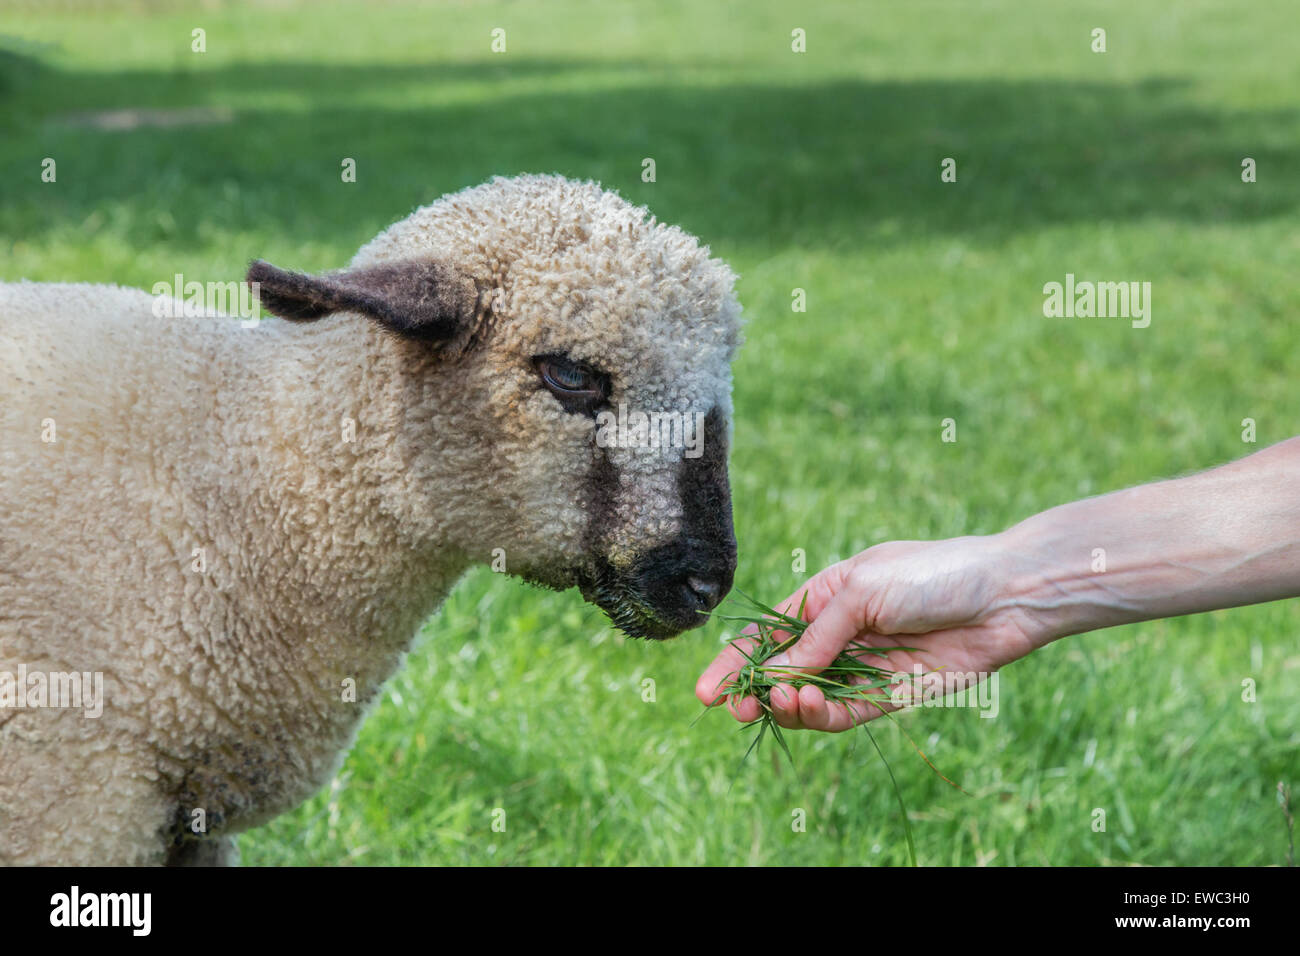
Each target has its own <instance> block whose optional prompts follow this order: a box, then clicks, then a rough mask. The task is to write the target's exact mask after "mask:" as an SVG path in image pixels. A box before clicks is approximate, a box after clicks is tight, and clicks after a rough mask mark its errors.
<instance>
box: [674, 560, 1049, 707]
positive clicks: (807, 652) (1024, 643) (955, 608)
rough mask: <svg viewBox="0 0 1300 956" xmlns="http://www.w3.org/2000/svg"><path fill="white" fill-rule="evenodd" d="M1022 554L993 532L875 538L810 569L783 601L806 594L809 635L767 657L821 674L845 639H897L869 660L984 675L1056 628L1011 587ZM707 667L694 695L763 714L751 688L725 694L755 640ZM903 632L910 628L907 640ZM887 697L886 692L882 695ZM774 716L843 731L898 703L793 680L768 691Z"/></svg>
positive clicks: (896, 667) (852, 642) (795, 602)
mask: <svg viewBox="0 0 1300 956" xmlns="http://www.w3.org/2000/svg"><path fill="white" fill-rule="evenodd" d="M1014 565H1015V559H1014V557H1013V556H1012V554H1011V553H1010V552H1009V551H1008V549H1006V548H1005V547H1004V545H1003V543H1002V541H1001V540H1000V539H999V538H998V537H996V536H993V537H965V538H952V539H949V540H946V541H892V542H889V543H887V544H881V545H877V546H875V547H873V548H869V549H867V550H866V551H863V552H862V553H861V554H858V555H855V556H854V557H852V558H849V559H847V560H845V561H841V562H840V563H838V564H834V565H832V566H830V567H828V568H826V569H824V570H823V571H820V572H818V573H817V574H815V575H813V577H811V578H810V579H809V580H808V581H807V582H806V583H805V584H804V585H802V586H801V587H800V588H798V589H797V590H796V591H795V592H794V594H792V595H791V596H790V597H789V598H788V599H787V600H786V601H784V602H782V603H781V604H780V605H778V606H777V610H779V611H782V612H783V613H786V614H791V615H794V614H798V613H799V605H800V602H801V601H803V600H804V595H805V594H806V595H807V599H806V603H804V607H803V615H802V618H803V620H806V621H809V622H811V623H810V624H809V626H808V628H807V630H806V631H805V632H804V634H803V637H802V638H800V640H799V641H798V642H797V643H795V644H794V645H793V646H791V647H790V648H789V649H788V650H787V651H785V652H784V653H782V654H779V655H777V656H775V657H773V658H772V659H771V660H770V661H768V662H767V663H769V664H771V665H773V666H785V667H789V668H791V669H793V670H801V671H808V672H810V673H815V672H816V671H819V670H821V669H822V668H824V667H826V666H828V665H829V664H830V663H831V662H832V661H833V660H834V659H835V657H836V656H837V655H839V653H840V652H841V651H843V650H844V649H845V648H849V647H851V646H856V647H897V646H898V645H899V644H906V645H908V646H909V647H914V648H916V650H913V651H898V650H895V651H890V652H889V654H888V658H887V659H881V658H879V657H877V656H875V655H869V656H868V663H872V664H875V665H876V666H878V667H882V668H884V669H886V670H890V671H894V672H899V671H903V672H907V673H911V672H912V671H913V668H914V666H915V665H919V666H920V669H921V671H922V672H923V673H929V672H931V671H940V673H942V672H943V671H962V672H970V671H973V672H975V673H977V674H979V675H980V677H981V679H983V677H984V676H987V674H989V673H991V672H993V671H995V670H997V669H998V668H1000V667H1002V666H1003V665H1004V664H1008V663H1010V662H1011V661H1014V660H1016V659H1018V658H1020V657H1023V656H1025V655H1026V654H1028V653H1029V652H1030V651H1032V650H1034V649H1036V648H1037V647H1039V646H1041V645H1042V644H1043V643H1046V641H1047V640H1049V639H1050V636H1049V635H1048V633H1047V632H1046V629H1045V628H1044V627H1043V626H1042V625H1041V624H1039V622H1038V621H1037V620H1036V619H1035V618H1034V616H1033V615H1032V614H1031V613H1029V612H1027V611H1025V610H1024V609H1023V608H1022V607H1020V606H1019V605H1017V603H1016V602H1015V600H1014V595H1013V588H1014V585H1013V581H1014V580H1015V573H1014V572H1015V568H1014ZM753 631H754V629H753V628H752V627H751V628H747V629H746V630H745V631H744V632H742V638H741V640H739V641H737V642H735V643H734V644H730V645H728V646H727V647H726V649H724V650H723V651H722V652H721V653H720V654H719V655H718V656H717V658H715V659H714V661H713V663H712V664H710V665H709V667H708V668H707V669H706V670H705V671H704V673H703V674H702V675H701V676H700V679H699V681H698V682H697V683H696V686H695V693H696V696H697V697H699V698H700V700H701V701H702V702H703V703H704V704H706V705H707V706H713V705H715V704H718V703H722V702H724V701H725V702H726V704H727V707H728V709H729V710H730V711H731V713H732V715H733V716H734V717H735V718H736V719H737V720H739V721H742V722H745V723H747V722H749V721H751V720H755V719H757V718H758V716H759V715H760V713H761V709H760V706H761V705H760V704H759V702H758V700H757V699H756V698H754V697H744V698H739V699H737V698H735V697H734V696H728V695H727V687H728V684H729V677H730V676H732V675H734V674H735V673H736V671H737V670H738V669H739V668H740V667H741V665H742V664H743V663H744V661H745V658H744V656H743V655H742V653H741V649H742V648H743V649H745V650H746V651H747V650H748V649H749V648H750V647H751V646H752V645H753V641H752V640H751V639H748V638H745V637H744V636H743V635H744V634H748V633H753ZM897 635H908V637H907V640H906V641H900V640H899V639H898V637H897ZM881 696H883V693H882V695H881ZM769 699H770V703H771V707H772V715H773V717H774V718H775V719H776V722H777V724H778V725H780V726H781V727H785V728H788V729H792V730H797V729H810V730H825V731H832V732H838V731H843V730H848V729H850V728H852V727H854V726H855V725H857V724H859V723H862V722H864V721H867V720H871V719H873V718H875V717H879V716H880V715H881V714H882V713H883V712H884V711H886V710H896V709H897V706H896V705H893V704H890V703H888V702H885V701H883V700H881V701H879V702H874V701H867V700H851V701H845V702H836V701H827V700H826V697H825V695H824V694H823V693H822V691H821V690H820V689H819V688H818V687H816V686H813V685H805V686H803V687H801V688H798V689H796V688H795V687H793V686H792V685H790V684H778V685H777V686H775V687H773V688H772V691H771V694H770V698H769Z"/></svg>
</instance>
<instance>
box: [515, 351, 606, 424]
mask: <svg viewBox="0 0 1300 956" xmlns="http://www.w3.org/2000/svg"><path fill="white" fill-rule="evenodd" d="M533 364H534V365H535V366H536V367H537V374H538V375H540V376H541V378H542V383H543V384H544V385H545V386H546V387H547V388H548V389H550V391H551V394H553V395H554V396H555V397H556V398H558V399H559V400H560V404H561V405H563V406H564V408H565V410H566V411H570V412H588V413H591V412H593V411H594V410H595V408H596V407H597V406H598V405H600V404H601V403H603V402H604V401H605V399H607V398H608V397H609V377H608V376H607V375H604V374H603V373H601V372H597V371H596V370H595V369H593V368H591V367H590V366H588V365H584V364H583V363H582V362H575V361H573V360H572V359H569V358H565V357H564V356H562V355H539V356H537V357H536V358H534V359H533Z"/></svg>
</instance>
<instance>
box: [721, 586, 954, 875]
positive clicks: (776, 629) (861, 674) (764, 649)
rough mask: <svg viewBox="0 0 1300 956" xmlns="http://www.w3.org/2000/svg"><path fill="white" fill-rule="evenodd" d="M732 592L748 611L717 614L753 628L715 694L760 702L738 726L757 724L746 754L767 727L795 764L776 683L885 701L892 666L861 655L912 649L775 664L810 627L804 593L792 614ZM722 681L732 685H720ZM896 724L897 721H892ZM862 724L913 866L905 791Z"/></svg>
mask: <svg viewBox="0 0 1300 956" xmlns="http://www.w3.org/2000/svg"><path fill="white" fill-rule="evenodd" d="M736 593H737V594H739V595H740V596H741V597H742V598H743V599H744V601H745V602H746V603H747V605H748V606H749V608H750V612H749V613H747V614H739V615H730V616H729V615H718V616H719V617H721V618H722V619H723V620H726V621H735V622H737V623H740V624H742V625H752V626H753V627H754V628H755V632H756V633H753V634H746V635H745V636H744V638H740V637H738V638H735V639H733V640H732V641H731V642H730V643H731V644H732V645H733V646H735V647H736V649H737V650H738V651H740V653H741V654H742V655H743V656H744V658H745V663H744V664H742V665H741V666H740V668H739V669H738V670H736V671H734V672H733V673H731V674H728V675H727V676H726V677H724V678H723V681H722V683H721V684H719V686H718V692H719V694H723V693H726V694H735V695H737V696H740V697H753V698H754V699H755V700H757V701H758V704H759V707H760V712H759V716H758V718H757V719H755V720H752V721H750V722H749V723H747V724H745V725H744V726H743V727H742V728H741V729H742V731H743V730H750V729H752V728H754V727H757V728H758V733H756V734H755V735H754V739H753V740H752V741H751V742H750V744H749V749H748V750H746V751H745V757H746V758H748V757H749V755H750V754H751V753H753V752H754V751H756V750H757V749H758V747H759V744H761V743H762V742H763V738H764V737H765V736H767V734H768V733H771V735H772V738H773V739H774V740H775V741H776V742H777V744H778V745H779V746H780V748H781V750H782V751H783V752H784V753H785V756H786V759H787V760H789V761H790V766H791V768H794V756H793V755H792V754H791V753H790V746H789V744H787V743H786V740H785V734H784V733H783V732H782V730H781V726H780V725H779V724H778V723H777V722H776V718H775V716H774V715H773V711H772V702H771V695H772V689H773V688H774V687H776V685H777V684H786V685H788V686H791V687H794V688H795V689H796V690H798V688H800V687H804V686H806V685H813V686H815V687H817V688H819V689H820V690H821V692H822V693H823V694H824V695H825V697H826V700H827V702H828V703H830V704H832V705H834V704H848V703H850V702H864V703H866V704H868V705H870V706H874V705H875V704H877V703H884V702H886V701H888V700H889V690H888V689H889V686H890V685H891V684H892V683H893V674H894V673H895V670H894V669H890V668H887V667H879V666H877V665H875V664H871V663H868V662H867V661H866V660H863V656H865V655H874V656H875V657H878V658H888V656H889V653H890V652H891V651H913V650H916V648H912V647H862V646H854V647H852V648H850V649H845V650H844V651H841V652H840V654H839V656H837V657H836V658H835V660H833V661H832V662H831V664H830V666H829V667H827V668H825V669H824V670H822V671H820V672H818V673H816V674H811V673H808V672H806V671H802V670H799V669H798V668H791V667H788V666H784V667H783V666H773V665H770V664H768V663H766V662H767V661H768V660H770V659H771V658H772V657H773V656H774V655H776V654H779V653H780V652H781V651H784V650H786V649H787V648H789V647H790V646H791V645H793V644H794V643H795V642H796V641H798V640H799V638H800V637H802V636H803V632H804V630H805V629H807V627H808V622H807V621H805V620H803V612H804V606H805V604H806V603H807V600H808V595H807V594H806V593H805V594H804V596H803V600H802V601H801V602H800V604H799V611H798V614H797V615H796V616H794V617H791V616H790V615H788V614H784V613H782V612H781V611H778V610H775V609H774V608H770V607H768V606H767V605H766V604H763V603H761V602H760V601H756V600H754V598H752V597H750V596H749V595H748V594H745V593H744V592H742V591H737V592H736ZM742 639H744V640H752V641H754V644H753V646H751V647H750V648H749V649H748V650H746V649H745V648H743V647H740V646H737V645H736V641H739V640H742ZM723 685H730V686H727V687H725V689H724V686H723ZM882 712H883V713H884V715H885V716H886V717H889V719H890V720H893V716H892V715H891V714H890V713H889V712H888V711H884V710H883V709H882ZM896 726H898V725H897V724H896ZM862 729H863V730H864V731H866V734H867V738H868V739H869V740H870V741H871V745H872V746H873V747H874V748H875V750H876V754H877V755H878V756H879V757H880V762H881V763H882V764H884V766H885V772H886V773H888V774H889V782H890V784H891V785H892V786H893V788H894V796H895V798H897V800H898V808H899V810H900V811H901V812H902V815H903V833H904V835H905V836H906V837H907V853H908V857H909V858H910V859H911V861H912V865H913V866H916V844H915V843H914V841H913V839H912V824H911V822H910V821H909V820H908V818H907V805H906V804H905V803H904V802H903V795H902V793H901V792H900V791H899V789H898V781H897V780H896V779H895V777H894V771H893V768H892V767H890V765H889V761H888V760H886V759H885V754H884V751H882V750H881V749H880V744H878V743H876V737H875V735H874V734H872V732H871V728H870V727H869V726H868V725H867V724H865V723H864V724H862ZM899 729H900V730H902V729H903V728H902V727H901V726H899ZM903 735H904V736H905V737H907V739H908V742H909V743H911V744H912V747H913V749H915V750H916V752H917V753H918V754H920V756H921V759H922V760H924V761H925V762H926V764H927V765H928V766H929V767H930V769H931V770H933V771H934V772H935V773H936V774H939V776H940V777H942V778H943V780H944V781H946V782H947V783H949V784H951V785H952V786H953V787H957V785H956V784H955V783H953V782H952V781H951V780H949V779H948V778H947V777H944V775H943V774H942V773H939V769H938V768H937V767H935V765H934V764H933V763H931V762H930V759H929V758H928V757H926V755H925V754H924V753H922V752H921V749H920V748H919V747H917V746H916V741H914V740H912V738H911V735H910V734H908V733H907V731H906V730H903ZM957 789H958V790H960V789H961V788H960V787H957ZM963 792H964V791H963Z"/></svg>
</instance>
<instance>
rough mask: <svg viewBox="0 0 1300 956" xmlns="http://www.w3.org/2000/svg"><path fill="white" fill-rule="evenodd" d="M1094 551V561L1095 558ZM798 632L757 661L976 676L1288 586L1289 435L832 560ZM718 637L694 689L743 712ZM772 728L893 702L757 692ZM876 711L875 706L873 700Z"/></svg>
mask: <svg viewBox="0 0 1300 956" xmlns="http://www.w3.org/2000/svg"><path fill="white" fill-rule="evenodd" d="M1096 549H1103V551H1104V562H1105V564H1104V567H1105V570H1104V571H1101V570H1095V568H1096V567H1098V566H1099V565H1098V560H1097V559H1098V553H1097V551H1096ZM805 592H806V594H807V603H806V604H805V606H804V610H803V619H804V620H806V621H809V622H811V623H810V624H809V625H808V628H807V630H806V631H805V632H804V635H803V637H802V638H801V639H800V640H799V641H798V642H797V643H795V644H794V645H793V646H791V647H790V649H789V650H788V651H787V652H786V653H784V654H782V655H778V656H777V657H774V658H773V659H772V660H771V661H770V662H769V663H771V664H773V665H774V666H788V667H790V668H792V669H796V670H806V671H809V672H816V671H818V670H820V669H822V668H824V667H826V666H827V665H829V664H830V662H831V661H832V660H834V659H835V657H836V656H837V655H838V654H839V653H840V652H841V651H842V650H844V649H845V648H846V647H849V646H850V645H857V646H866V647H871V646H876V647H895V646H898V644H899V643H900V642H899V640H898V635H907V641H906V643H907V645H908V646H909V647H914V648H916V650H915V651H911V652H905V651H892V652H890V654H889V657H888V663H887V664H886V663H885V662H883V661H880V660H878V659H873V663H876V664H877V665H878V666H881V667H887V668H888V669H891V670H893V671H896V672H897V671H903V672H909V673H910V672H912V670H913V667H914V665H917V664H919V665H920V667H921V669H922V671H926V672H928V671H932V670H936V669H939V668H942V669H944V670H952V671H974V672H977V673H980V674H982V675H987V674H988V673H992V672H993V671H996V670H998V669H999V668H1001V667H1003V666H1005V665H1006V664H1009V663H1011V662H1012V661H1014V660H1018V659H1019V658H1021V657H1024V656H1025V655H1027V654H1029V653H1031V652H1032V651H1035V650H1037V649H1038V648H1040V647H1043V646H1044V645H1046V644H1049V643H1051V642H1052V641H1055V640H1057V639H1058V638H1062V637H1067V636H1069V635H1072V634H1081V633H1083V632H1086V631H1094V630H1098V629H1100V628H1106V627H1114V626H1116V625H1120V624H1130V623H1133V622H1136V621H1147V620H1152V619H1155V618H1162V617H1174V616H1177V615H1181V614H1194V613H1199V612H1201V611H1210V610H1215V609H1217V608H1228V607H1239V606H1242V605H1246V604H1258V603H1261V602H1265V601H1275V600H1279V599H1281V598H1287V597H1294V596H1296V595H1300V438H1292V439H1289V440H1287V441H1284V442H1281V443H1279V444H1277V445H1273V446H1271V447H1269V448H1266V449H1264V450H1262V451H1260V452H1257V453H1256V454H1253V455H1250V456H1248V457H1246V458H1243V459H1241V460H1239V461H1235V462H1232V463H1230V464H1227V465H1223V466H1221V467H1218V468H1213V469H1211V470H1209V471H1205V472H1201V473H1199V474H1196V475H1192V476H1190V477H1186V478H1177V479H1173V480H1169V481H1159V482H1155V483H1152V484H1148V485H1140V486H1138V487H1135V488H1129V489H1126V490H1124V491H1117V492H1113V493H1111V494H1107V495H1102V496H1100V497H1097V498H1088V499H1085V500H1082V501H1075V502H1071V503H1070V504H1065V505H1061V506H1060V507H1057V508H1052V509H1050V510H1048V511H1044V512H1042V513H1041V514H1037V515H1034V516H1033V517H1031V518H1028V519H1026V520H1025V521H1022V522H1021V523H1019V524H1017V525H1015V526H1014V527H1012V528H1009V529H1007V530H1006V531H1003V532H1002V533H1001V534H994V535H987V536H979V537H963V538H951V539H948V540H944V541H891V542H888V543H885V544H879V545H876V546H875V547H872V548H868V549H867V550H866V551H863V552H862V553H860V554H858V555H855V556H854V557H851V558H848V559H847V560H844V561H841V562H839V563H838V564H834V565H831V566H830V567H828V568H825V569H824V570H822V571H820V572H818V573H817V574H815V575H813V577H811V578H809V579H808V581H806V582H805V583H804V584H803V585H801V586H800V587H799V588H798V589H797V590H796V591H795V592H794V593H793V594H792V595H791V596H790V597H789V598H788V599H787V600H786V601H784V602H782V603H781V604H780V605H778V608H779V609H780V610H783V611H785V612H786V613H790V614H793V613H795V611H796V610H797V609H798V607H799V603H800V601H801V600H802V599H803V595H804V594H805ZM737 645H739V646H732V645H729V646H728V647H727V648H726V649H725V650H723V651H722V653H720V654H719V655H718V656H717V658H715V659H714V661H713V662H712V663H711V664H710V665H709V666H708V668H707V669H706V670H705V671H704V673H703V674H702V675H701V676H700V679H699V681H698V682H697V684H696V688H695V693H696V696H698V697H699V698H700V700H701V701H703V702H704V703H705V704H707V705H710V706H712V705H717V704H724V703H725V705H726V706H727V708H728V710H730V711H731V713H732V715H733V716H734V717H735V718H736V719H737V720H740V721H742V722H748V721H750V720H754V719H756V718H757V717H758V716H759V713H760V707H759V703H758V701H757V700H756V699H755V698H753V697H744V698H738V697H735V696H734V695H728V694H727V693H726V691H727V687H728V677H729V675H731V674H733V673H734V672H735V671H736V670H737V668H739V666H740V665H741V664H742V663H743V657H742V655H741V652H740V649H739V648H740V647H748V646H749V644H748V639H746V638H743V637H742V640H741V641H738V642H737ZM770 700H771V705H772V711H773V716H774V717H775V719H776V721H777V723H778V724H779V725H780V726H782V727H785V728H788V729H792V730H798V729H808V730H823V731H831V732H838V731H843V730H848V729H850V728H852V727H853V726H855V725H856V724H859V723H862V722H864V721H867V720H871V719H873V718H876V717H879V716H881V714H882V713H883V712H884V711H885V710H895V709H897V708H896V707H895V706H894V705H891V704H890V703H888V702H885V701H883V700H882V701H880V702H879V706H878V705H877V704H876V703H870V702H866V701H852V702H848V703H838V702H828V701H827V700H826V698H825V696H824V695H823V694H822V692H821V691H820V690H819V689H818V688H817V687H814V686H811V685H809V686H804V687H802V688H799V689H797V690H796V688H794V687H793V686H791V685H789V684H780V685H777V686H776V687H774V688H773V689H772V692H771V695H770ZM882 708H883V709H882Z"/></svg>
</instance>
